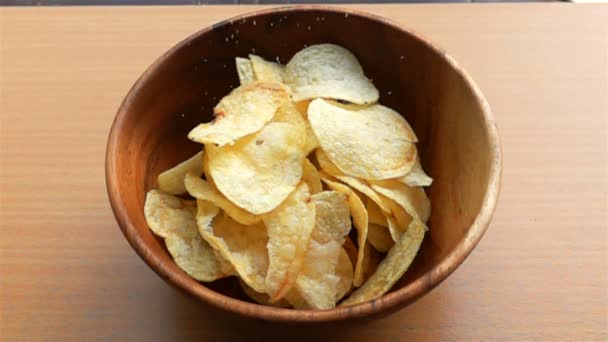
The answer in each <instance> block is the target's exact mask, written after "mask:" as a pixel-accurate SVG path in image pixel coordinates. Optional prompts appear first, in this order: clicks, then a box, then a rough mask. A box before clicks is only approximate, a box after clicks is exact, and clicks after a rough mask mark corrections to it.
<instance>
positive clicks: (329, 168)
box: [315, 148, 344, 177]
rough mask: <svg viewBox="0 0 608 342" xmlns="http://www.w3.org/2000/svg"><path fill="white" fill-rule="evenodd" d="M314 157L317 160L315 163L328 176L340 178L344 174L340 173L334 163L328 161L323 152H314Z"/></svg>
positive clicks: (317, 150)
mask: <svg viewBox="0 0 608 342" xmlns="http://www.w3.org/2000/svg"><path fill="white" fill-rule="evenodd" d="M315 157H316V158H317V162H318V163H319V167H320V168H321V169H322V170H323V171H325V172H326V173H327V174H328V175H330V176H333V177H335V176H336V175H338V176H342V175H344V172H342V171H340V169H338V167H337V166H336V165H334V163H332V162H331V160H329V157H328V156H327V153H325V151H323V149H320V148H318V149H316V150H315Z"/></svg>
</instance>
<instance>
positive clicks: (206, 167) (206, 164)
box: [203, 153, 217, 189]
mask: <svg viewBox="0 0 608 342" xmlns="http://www.w3.org/2000/svg"><path fill="white" fill-rule="evenodd" d="M203 174H204V175H205V180H206V181H207V183H209V184H210V185H211V186H212V187H213V188H214V189H217V186H215V182H214V181H213V177H211V171H210V170H209V157H207V153H203Z"/></svg>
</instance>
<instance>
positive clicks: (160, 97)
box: [108, 8, 498, 312]
mask: <svg viewBox="0 0 608 342" xmlns="http://www.w3.org/2000/svg"><path fill="white" fill-rule="evenodd" d="M317 43H335V44H339V45H342V46H344V47H346V48H347V49H349V50H350V51H352V52H353V53H354V54H355V56H356V57H357V58H358V59H359V61H360V62H361V64H362V66H363V69H364V71H365V73H366V75H367V76H368V77H369V78H371V79H372V80H373V82H374V84H375V85H376V86H377V88H378V89H379V90H380V94H381V95H380V102H381V103H382V104H384V105H386V106H389V107H391V108H393V109H395V110H397V111H398V112H399V113H401V114H402V115H403V116H404V117H405V118H406V119H407V120H408V121H409V122H410V124H411V125H412V127H413V128H414V130H415V132H416V134H417V135H418V138H419V144H418V150H419V155H420V157H421V160H422V164H423V167H424V169H425V170H426V171H427V173H429V174H430V175H431V176H432V177H433V178H434V183H433V185H432V186H431V187H430V189H429V190H428V193H429V196H430V198H431V203H432V215H431V219H430V222H429V227H430V230H429V232H428V234H427V236H426V237H425V240H424V243H423V246H422V249H421V252H420V253H419V255H418V256H417V257H416V259H415V261H414V264H413V265H412V267H411V268H410V270H409V271H408V272H407V273H406V275H405V276H404V277H403V278H402V279H401V280H400V281H399V282H398V284H397V285H396V286H395V287H394V288H393V291H395V290H396V289H399V288H403V287H407V286H415V285H416V282H418V283H420V282H424V283H425V284H426V286H425V289H424V290H420V289H421V288H422V287H417V288H416V290H415V291H410V292H409V293H408V294H406V295H405V297H401V298H400V301H401V302H404V301H405V302H407V301H409V300H413V299H414V298H415V297H417V296H420V295H421V294H423V293H421V292H425V291H428V289H429V288H431V287H433V286H434V285H436V283H437V282H439V281H441V280H442V279H443V277H445V276H447V274H446V273H449V272H451V270H453V269H454V268H455V267H456V266H458V264H459V263H460V262H461V261H462V259H464V257H465V256H466V254H468V252H470V249H472V248H473V246H474V244H475V243H476V242H477V239H478V238H479V237H480V235H481V234H476V235H475V236H474V238H473V239H472V240H471V241H467V239H468V238H470V236H469V237H468V236H467V234H468V233H469V229H470V227H471V225H472V224H473V222H474V220H475V219H476V217H477V216H478V214H479V212H480V209H481V208H482V206H483V205H484V200H485V199H486V195H487V191H488V184H489V182H490V181H491V179H490V177H491V175H492V172H494V171H493V170H495V165H493V164H495V163H496V161H497V158H498V157H497V155H496V152H495V150H496V143H497V142H496V141H494V137H493V136H492V134H491V132H489V131H488V125H489V124H488V122H487V120H488V118H487V117H484V110H485V107H484V104H483V101H482V100H480V97H479V95H478V94H476V92H475V91H474V89H473V88H472V87H471V84H470V83H469V82H468V81H467V78H466V76H465V75H463V74H461V73H460V72H458V71H457V70H456V69H455V68H454V66H453V65H452V64H451V63H449V62H448V61H449V57H447V56H445V55H444V54H443V52H442V51H440V50H438V49H434V48H431V47H430V46H429V45H428V43H426V42H425V41H424V40H422V39H421V38H419V37H418V36H416V35H415V34H411V33H407V32H405V31H404V30H402V29H400V28H399V27H397V26H394V25H393V24H388V23H386V22H384V21H383V20H382V19H379V18H376V17H370V16H367V15H360V14H356V13H344V12H342V11H337V10H329V9H320V8H300V9H294V8H291V9H285V10H274V11H266V12H262V13H259V14H256V15H255V16H244V17H240V18H236V19H234V20H231V21H226V22H222V23H218V24H216V25H215V26H213V27H212V28H210V29H208V30H203V31H201V32H199V33H197V34H195V35H193V36H192V37H190V38H188V39H187V40H186V41H184V42H182V43H180V44H179V45H178V46H177V47H176V48H174V49H172V50H171V51H169V52H168V53H167V54H165V55H164V56H163V57H161V58H160V59H159V61H157V62H156V63H155V64H154V65H153V66H152V67H151V68H150V69H149V70H148V71H147V72H146V73H145V74H144V75H143V76H142V78H141V79H140V80H139V81H138V83H137V84H136V85H135V86H134V88H133V89H132V90H131V92H130V93H129V95H128V96H127V98H126V99H125V102H124V103H123V106H122V107H121V109H120V111H119V114H118V117H117V120H116V122H115V127H114V131H115V132H114V133H113V134H114V135H116V138H115V139H114V141H115V143H114V145H112V146H111V148H110V149H109V152H108V153H109V158H108V161H109V164H110V165H109V166H108V170H109V171H108V177H114V179H113V182H114V183H115V184H116V186H115V187H113V188H109V191H110V193H112V192H116V194H115V195H116V198H117V200H116V201H117V203H113V206H114V210H115V212H116V213H117V217H118V219H119V222H120V223H121V226H123V230H125V233H126V235H127V237H128V238H129V239H130V240H131V241H130V242H131V243H132V244H133V245H134V246H135V247H136V249H137V250H138V252H139V253H140V254H141V255H142V257H143V258H144V259H145V260H146V262H148V263H149V264H150V265H151V266H152V267H153V268H154V269H155V270H156V271H157V272H159V268H164V269H165V271H166V272H168V273H172V274H173V276H175V277H178V278H179V279H180V282H181V285H180V287H184V286H185V287H189V288H191V287H200V288H204V287H207V288H210V289H213V290H214V291H217V292H219V293H222V294H226V295H228V296H230V297H233V298H238V299H242V300H245V301H247V298H246V297H245V296H244V295H243V294H242V293H241V292H240V289H239V287H238V284H237V282H236V281H235V280H233V279H226V280H222V281H218V282H215V283H212V284H198V283H197V282H195V281H194V280H192V279H190V278H188V276H186V275H185V274H184V273H183V272H181V270H179V268H177V267H176V266H175V264H174V263H173V262H172V260H171V258H170V256H169V255H168V253H167V252H166V250H165V248H164V244H163V243H162V241H161V240H159V239H157V238H156V237H155V236H154V235H153V234H152V232H151V231H150V230H149V229H148V228H147V225H146V222H145V220H144V217H143V209H142V208H143V204H144V198H145V194H146V192H147V191H148V190H149V189H151V188H155V187H156V176H157V175H158V174H159V173H160V172H162V171H163V170H165V169H167V168H169V167H171V166H172V165H174V164H176V163H177V162H179V161H182V160H184V159H186V158H187V157H190V156H191V155H193V154H194V153H195V152H196V151H198V150H199V149H200V148H201V146H200V145H199V144H196V143H193V142H191V141H189V140H188V139H187V138H186V135H187V133H188V132H189V130H190V129H191V128H192V127H194V126H195V125H196V124H198V123H200V122H203V121H210V120H211V119H212V108H213V106H214V105H215V104H216V103H217V102H218V101H219V99H220V98H222V97H223V96H224V95H226V94H227V93H228V92H229V91H230V90H231V89H232V88H234V87H236V86H237V85H238V77H237V72H236V69H235V65H234V58H235V57H237V56H241V57H246V56H247V55H248V54H250V53H255V54H257V55H260V56H262V57H264V58H266V59H268V60H273V61H274V60H276V61H280V62H282V63H286V62H287V61H289V59H290V58H291V56H293V54H294V53H296V52H297V51H299V50H300V49H302V48H303V47H305V46H307V45H311V44H317ZM110 140H112V137H111V138H110ZM111 195H112V194H111ZM492 207H493V203H492ZM121 217H122V218H121ZM121 220H122V221H124V222H121ZM484 229H485V226H484ZM481 233H483V231H482V232H481ZM469 240H470V239H469ZM463 243H468V244H469V245H468V246H466V248H465V252H466V253H465V255H464V256H461V257H457V258H455V260H450V254H451V253H452V252H453V251H454V250H455V249H456V248H457V247H458V246H459V245H462V244H463ZM142 246H143V247H142ZM446 261H449V262H446ZM445 268H448V270H446V269H445ZM165 271H162V272H159V274H161V276H163V277H165V278H166V277H168V276H167V273H166V272H165ZM434 272H435V273H434ZM437 272H440V273H441V272H443V273H441V274H440V275H439V276H437V277H438V278H440V279H433V276H434V274H437ZM173 282H174V281H173ZM418 285H420V284H418ZM216 304H217V303H216ZM374 310H379V309H377V308H376V309H374ZM372 311H373V310H372ZM370 312H371V311H370Z"/></svg>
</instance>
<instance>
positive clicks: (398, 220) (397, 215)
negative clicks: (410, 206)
mask: <svg viewBox="0 0 608 342" xmlns="http://www.w3.org/2000/svg"><path fill="white" fill-rule="evenodd" d="M387 203H388V205H389V206H390V208H391V210H390V212H388V213H386V221H387V223H388V230H389V232H390V235H391V237H392V239H393V241H395V242H397V241H399V239H400V238H401V234H403V232H405V231H406V230H407V227H408V226H409V224H410V222H411V221H412V216H411V215H410V214H408V213H407V211H405V209H404V208H403V207H402V206H400V205H399V204H397V203H396V202H395V201H393V200H390V199H389V200H388V202H387Z"/></svg>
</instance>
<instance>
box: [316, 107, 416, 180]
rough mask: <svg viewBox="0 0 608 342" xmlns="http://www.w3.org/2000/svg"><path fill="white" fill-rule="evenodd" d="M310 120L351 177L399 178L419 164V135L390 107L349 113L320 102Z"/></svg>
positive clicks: (323, 145)
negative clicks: (417, 149) (417, 145)
mask: <svg viewBox="0 0 608 342" xmlns="http://www.w3.org/2000/svg"><path fill="white" fill-rule="evenodd" d="M308 120H309V122H310V125H311V127H312V129H313V131H314V132H315V135H316V136H317V138H318V139H319V143H320V145H321V148H322V149H323V150H324V151H325V153H327V156H328V158H329V160H331V161H332V162H333V163H334V164H335V165H336V166H337V167H338V169H340V171H342V172H344V173H345V174H347V175H349V176H354V177H359V178H363V179H387V178H397V177H401V176H404V175H405V174H407V173H408V172H409V171H410V169H411V168H412V165H413V164H414V163H415V161H416V154H417V152H416V146H415V145H414V142H415V141H416V136H415V135H414V133H413V131H412V129H411V128H410V126H409V124H408V123H407V121H405V119H404V118H403V117H402V116H401V115H399V113H397V112H395V111H393V110H392V109H390V108H387V107H384V106H381V105H372V106H369V107H364V108H362V109H359V110H347V109H344V108H341V107H339V106H337V105H334V104H332V103H330V102H328V101H325V100H323V99H316V100H314V101H312V102H311V103H310V106H309V107H308Z"/></svg>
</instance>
